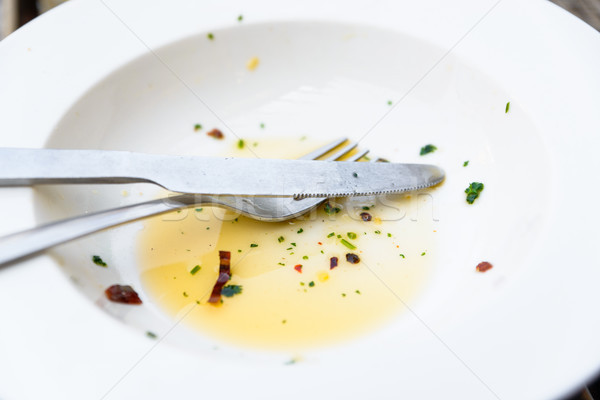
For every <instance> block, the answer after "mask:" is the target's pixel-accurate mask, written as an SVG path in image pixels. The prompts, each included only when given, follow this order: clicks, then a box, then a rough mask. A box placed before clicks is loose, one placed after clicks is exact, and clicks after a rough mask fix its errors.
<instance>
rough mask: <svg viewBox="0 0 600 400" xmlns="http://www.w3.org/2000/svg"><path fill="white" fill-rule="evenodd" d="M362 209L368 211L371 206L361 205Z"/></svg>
mask: <svg viewBox="0 0 600 400" xmlns="http://www.w3.org/2000/svg"><path fill="white" fill-rule="evenodd" d="M362 209H363V210H365V211H369V210H370V209H371V208H370V207H367V206H363V208H362Z"/></svg>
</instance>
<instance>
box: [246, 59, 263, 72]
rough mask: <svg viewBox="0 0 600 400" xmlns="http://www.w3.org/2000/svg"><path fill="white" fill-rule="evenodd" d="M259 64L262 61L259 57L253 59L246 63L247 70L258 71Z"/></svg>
mask: <svg viewBox="0 0 600 400" xmlns="http://www.w3.org/2000/svg"><path fill="white" fill-rule="evenodd" d="M259 62H260V60H259V59H258V57H252V58H251V59H250V60H248V62H247V63H246V68H247V69H248V71H254V70H255V69H256V67H258V63H259Z"/></svg>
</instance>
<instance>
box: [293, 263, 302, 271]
mask: <svg viewBox="0 0 600 400" xmlns="http://www.w3.org/2000/svg"><path fill="white" fill-rule="evenodd" d="M294 269H295V270H296V271H298V272H299V273H302V264H298V265H296V266H294Z"/></svg>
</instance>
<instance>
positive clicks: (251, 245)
mask: <svg viewBox="0 0 600 400" xmlns="http://www.w3.org/2000/svg"><path fill="white" fill-rule="evenodd" d="M250 247H258V245H257V244H256V243H251V244H250Z"/></svg>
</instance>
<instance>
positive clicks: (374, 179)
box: [0, 148, 444, 199]
mask: <svg viewBox="0 0 600 400" xmlns="http://www.w3.org/2000/svg"><path fill="white" fill-rule="evenodd" d="M443 179H444V171H443V170H442V169H441V168H439V167H436V166H433V165H425V164H399V163H366V162H361V163H357V162H343V161H342V162H340V161H304V160H272V159H248V158H213V157H198V156H167V155H154V154H141V153H132V152H125V151H105V150H54V149H9V148H2V149H0V186H30V185H40V184H71V183H75V184H82V183H136V182H151V183H155V184H157V185H160V186H162V187H164V188H165V189H167V190H170V191H172V192H178V193H192V194H207V195H233V196H238V195H239V196H277V197H294V198H298V199H301V198H305V197H346V196H359V195H377V194H386V193H400V192H406V191H412V190H418V189H421V188H425V187H429V186H433V185H436V184H438V183H440V182H441V181H442V180H443Z"/></svg>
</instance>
